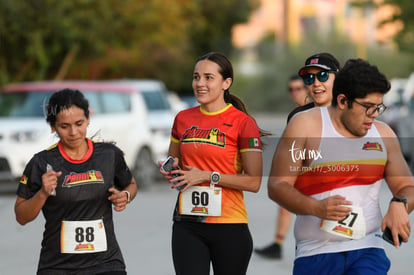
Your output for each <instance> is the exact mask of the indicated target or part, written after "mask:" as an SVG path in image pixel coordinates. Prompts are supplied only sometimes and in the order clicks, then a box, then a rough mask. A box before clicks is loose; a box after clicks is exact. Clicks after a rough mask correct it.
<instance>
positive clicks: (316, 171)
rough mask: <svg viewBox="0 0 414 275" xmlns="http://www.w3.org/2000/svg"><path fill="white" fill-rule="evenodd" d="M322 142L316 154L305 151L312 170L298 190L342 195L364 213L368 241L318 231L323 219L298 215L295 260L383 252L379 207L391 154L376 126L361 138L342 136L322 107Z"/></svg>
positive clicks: (298, 183)
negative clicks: (372, 250) (358, 251)
mask: <svg viewBox="0 0 414 275" xmlns="http://www.w3.org/2000/svg"><path fill="white" fill-rule="evenodd" d="M320 110H321V116H322V139H321V140H320V144H319V148H318V150H317V152H316V151H315V150H314V151H313V152H311V153H310V152H305V153H306V154H307V155H306V154H304V155H306V156H307V157H312V158H313V159H312V160H311V162H310V163H311V164H310V165H309V167H302V170H301V171H302V173H301V174H300V175H299V176H298V178H297V181H296V183H295V187H296V188H297V189H298V190H300V191H301V192H302V193H304V194H306V195H308V196H311V197H313V198H315V199H317V200H322V199H325V198H327V197H330V196H334V195H341V196H344V197H345V198H346V199H347V200H349V201H352V203H353V205H354V206H358V207H361V208H362V210H363V220H364V222H365V227H366V236H365V237H364V238H362V239H350V238H347V237H342V236H337V235H333V234H331V233H328V232H325V231H323V230H321V229H320V225H321V219H320V218H318V217H315V216H303V215H297V217H296V221H295V228H294V234H295V238H296V258H299V257H304V256H311V255H315V254H321V253H333V252H341V251H349V250H355V249H363V248H368V247H378V248H383V241H382V238H381V230H380V226H381V221H382V214H381V209H380V206H379V196H380V189H381V185H382V182H383V174H384V168H385V163H386V161H387V152H386V148H385V145H384V143H383V141H382V139H381V137H380V134H379V133H378V131H377V129H376V127H375V126H374V125H372V127H371V129H369V130H368V133H367V134H366V135H365V136H364V137H361V138H346V137H344V136H342V135H341V134H339V133H338V132H337V131H336V130H335V128H334V126H333V124H332V121H331V118H330V116H329V112H328V109H327V107H322V108H320Z"/></svg>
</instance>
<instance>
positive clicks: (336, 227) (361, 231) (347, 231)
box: [320, 205, 366, 239]
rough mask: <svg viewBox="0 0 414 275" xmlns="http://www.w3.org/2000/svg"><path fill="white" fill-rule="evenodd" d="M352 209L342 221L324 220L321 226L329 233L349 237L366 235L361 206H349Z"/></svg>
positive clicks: (355, 237) (357, 237)
mask: <svg viewBox="0 0 414 275" xmlns="http://www.w3.org/2000/svg"><path fill="white" fill-rule="evenodd" d="M346 206H347V207H351V208H352V211H351V212H350V213H349V215H348V216H346V217H345V218H344V219H342V220H341V221H332V220H322V222H321V225H320V228H321V229H322V230H324V231H326V232H328V233H331V234H334V235H337V236H341V237H345V238H349V239H361V238H363V237H365V230H366V229H365V219H364V213H363V211H362V208H361V207H358V206H349V205H346Z"/></svg>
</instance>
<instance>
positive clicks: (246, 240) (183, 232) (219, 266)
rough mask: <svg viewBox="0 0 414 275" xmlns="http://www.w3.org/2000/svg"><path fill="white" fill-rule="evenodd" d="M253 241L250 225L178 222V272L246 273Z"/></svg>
mask: <svg viewBox="0 0 414 275" xmlns="http://www.w3.org/2000/svg"><path fill="white" fill-rule="evenodd" d="M252 249H253V241H252V236H251V235H250V231H249V227H248V225H247V224H240V223H238V224H209V223H198V222H174V224H173V233H172V254H173V261H174V268H175V273H176V274H177V275H194V274H197V275H209V274H210V262H211V264H212V266H213V270H214V275H244V274H246V271H247V266H248V265H249V261H250V257H251V255H252Z"/></svg>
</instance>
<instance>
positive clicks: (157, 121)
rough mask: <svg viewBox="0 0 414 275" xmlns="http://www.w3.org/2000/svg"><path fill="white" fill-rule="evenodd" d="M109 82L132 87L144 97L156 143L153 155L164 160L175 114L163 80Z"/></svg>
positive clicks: (149, 123)
mask: <svg viewBox="0 0 414 275" xmlns="http://www.w3.org/2000/svg"><path fill="white" fill-rule="evenodd" d="M111 82H117V83H121V84H123V85H127V86H129V87H132V88H133V89H134V90H135V91H136V93H137V94H139V95H141V96H142V97H143V98H144V101H145V104H146V107H147V111H148V113H147V117H148V125H149V127H150V129H151V131H152V138H153V139H154V140H155V141H156V143H157V144H158V147H157V148H155V150H156V151H155V155H156V156H158V160H164V159H165V158H166V157H167V155H168V148H169V146H170V136H171V128H172V125H173V122H174V117H175V114H176V112H175V110H174V108H172V106H171V105H170V101H169V98H168V93H169V92H168V90H167V88H166V87H165V84H164V82H162V81H161V80H156V79H120V80H111Z"/></svg>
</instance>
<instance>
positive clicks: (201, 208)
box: [179, 186, 222, 216]
mask: <svg viewBox="0 0 414 275" xmlns="http://www.w3.org/2000/svg"><path fill="white" fill-rule="evenodd" d="M221 193H222V190H221V187H214V186H191V187H189V188H188V189H187V190H186V191H185V192H182V193H181V195H180V202H179V206H180V207H179V212H180V214H183V215H195V216H221Z"/></svg>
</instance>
